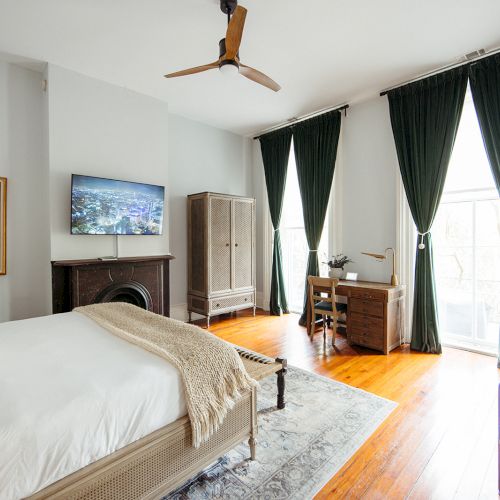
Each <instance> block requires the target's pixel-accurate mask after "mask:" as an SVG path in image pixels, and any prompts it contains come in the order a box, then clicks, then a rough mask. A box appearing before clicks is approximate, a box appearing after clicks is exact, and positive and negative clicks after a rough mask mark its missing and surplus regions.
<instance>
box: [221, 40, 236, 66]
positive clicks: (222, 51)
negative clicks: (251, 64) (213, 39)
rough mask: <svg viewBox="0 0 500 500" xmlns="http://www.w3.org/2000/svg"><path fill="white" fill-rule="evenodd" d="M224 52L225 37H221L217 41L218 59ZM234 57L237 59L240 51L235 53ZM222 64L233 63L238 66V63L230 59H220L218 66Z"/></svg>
mask: <svg viewBox="0 0 500 500" xmlns="http://www.w3.org/2000/svg"><path fill="white" fill-rule="evenodd" d="M225 54H226V39H225V38H223V39H222V40H221V41H220V42H219V59H221V58H222V57H223V56H224V55H225ZM236 57H237V58H238V59H239V58H240V52H239V51H238V53H237V54H236ZM224 64H233V65H234V66H238V67H239V64H238V63H237V62H236V61H232V60H230V59H225V60H223V61H221V62H220V64H219V67H220V66H224Z"/></svg>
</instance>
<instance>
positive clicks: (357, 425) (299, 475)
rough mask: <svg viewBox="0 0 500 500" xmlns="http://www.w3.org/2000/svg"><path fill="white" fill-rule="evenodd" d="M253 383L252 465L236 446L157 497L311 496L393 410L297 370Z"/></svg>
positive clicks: (246, 450)
mask: <svg viewBox="0 0 500 500" xmlns="http://www.w3.org/2000/svg"><path fill="white" fill-rule="evenodd" d="M286 384H287V387H286V408H285V409H284V410H277V409H276V377H275V376H273V377H269V378H267V379H265V380H263V381H261V383H260V389H259V393H258V409H259V417H258V418H259V434H258V436H257V440H258V445H257V460H255V461H251V460H249V448H248V445H247V444H246V443H242V444H241V445H239V446H237V447H236V448H235V449H234V450H232V451H230V452H229V453H227V454H226V455H225V456H224V457H223V458H222V459H220V460H219V461H218V462H216V463H215V464H213V465H212V466H210V467H209V468H207V469H205V470H204V471H203V472H202V473H201V474H199V475H198V476H197V477H196V478H194V479H192V480H191V481H189V482H188V483H186V484H185V485H184V486H182V487H181V488H180V489H178V490H177V491H175V492H173V493H171V494H170V495H168V496H167V497H165V499H168V500H187V499H193V500H201V499H215V498H217V499H226V498H227V499H297V500H299V499H300V500H304V499H308V498H312V497H313V496H314V495H315V494H316V493H318V492H319V491H320V490H321V488H322V487H323V486H324V485H325V484H326V483H327V482H328V481H329V480H330V478H331V477H332V476H334V475H335V473H336V472H337V471H338V470H339V469H340V468H341V467H342V466H343V465H344V464H345V463H346V462H347V460H349V458H350V457H351V456H352V455H353V454H354V453H355V452H356V450H357V449H358V448H359V447H360V446H361V445H362V444H363V443H364V442H365V441H366V440H367V439H368V437H369V436H370V435H371V434H372V433H373V432H374V431H375V429H376V428H377V427H378V426H379V425H380V424H381V423H382V422H383V421H384V419H385V418H386V417H387V416H388V415H389V414H390V413H391V411H392V410H393V409H394V408H395V407H396V403H394V402H392V401H388V400H387V399H383V398H380V397H378V396H375V395H374V394H370V393H368V392H365V391H362V390H360V389H356V388H354V387H351V386H348V385H345V384H342V383H340V382H335V381H334V380H331V379H329V378H325V377H321V376H319V375H316V374H314V373H311V372H307V371H304V370H301V369H299V368H294V367H290V369H289V371H288V374H287V376H286Z"/></svg>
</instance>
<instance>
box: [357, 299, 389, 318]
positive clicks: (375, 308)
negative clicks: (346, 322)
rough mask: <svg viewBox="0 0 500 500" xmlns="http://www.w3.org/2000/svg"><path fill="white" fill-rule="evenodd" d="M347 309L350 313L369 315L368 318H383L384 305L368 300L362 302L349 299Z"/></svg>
mask: <svg viewBox="0 0 500 500" xmlns="http://www.w3.org/2000/svg"><path fill="white" fill-rule="evenodd" d="M349 309H350V310H351V312H352V313H360V314H369V315H370V316H377V317H378V318H383V317H384V303H383V302H375V301H369V300H362V299H358V298H355V297H351V299H350V300H349Z"/></svg>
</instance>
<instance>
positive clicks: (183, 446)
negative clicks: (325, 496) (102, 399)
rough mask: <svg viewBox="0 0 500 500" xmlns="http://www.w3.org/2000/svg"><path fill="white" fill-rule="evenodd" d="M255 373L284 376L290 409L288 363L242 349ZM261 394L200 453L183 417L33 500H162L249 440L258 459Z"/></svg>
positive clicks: (249, 398) (243, 404) (242, 403)
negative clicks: (258, 414)
mask: <svg viewBox="0 0 500 500" xmlns="http://www.w3.org/2000/svg"><path fill="white" fill-rule="evenodd" d="M238 352H239V354H240V356H241V357H242V360H243V363H244V365H245V367H246V369H247V371H248V372H249V374H250V375H251V376H252V377H253V378H255V379H257V380H260V379H262V378H264V377H267V376H268V375H271V374H272V373H277V375H278V388H279V393H278V406H279V407H283V406H284V400H283V391H284V378H283V377H284V374H285V373H286V360H281V359H280V360H277V361H274V360H272V359H270V358H266V357H264V356H261V355H258V354H255V353H251V352H249V351H244V350H242V349H238ZM256 435H257V391H256V389H254V390H252V391H248V392H247V393H245V394H244V395H243V396H242V398H241V399H240V400H238V402H237V403H236V404H235V406H234V407H233V408H232V409H231V410H230V411H229V412H228V414H227V416H226V418H225V419H224V422H223V423H222V425H221V427H220V428H219V430H218V431H217V432H216V433H215V434H213V435H212V437H211V438H210V439H209V440H208V441H207V442H205V443H204V444H202V445H201V446H200V447H199V448H194V447H193V446H192V445H191V426H190V422H189V418H188V417H187V416H186V417H182V418H180V419H178V420H176V421H175V422H172V423H171V424H169V425H167V426H165V427H163V428H161V429H158V430H157V431H155V432H153V433H151V434H148V435H147V436H145V437H143V438H142V439H139V440H138V441H136V442H134V443H131V444H130V445H128V446H125V447H124V448H122V449H120V450H118V451H116V452H114V453H112V454H111V455H108V456H107V457H104V458H102V459H101V460H98V461H97V462H94V463H92V464H90V465H88V466H87V467H84V468H83V469H80V470H78V471H76V472H74V473H73V474H70V475H69V476H66V477H65V478H63V479H61V480H59V481H57V482H55V483H53V484H51V485H50V486H48V487H46V488H44V489H43V490H41V491H39V492H38V493H35V494H34V495H32V496H30V497H29V499H30V500H41V499H49V498H50V499H60V500H62V499H64V500H131V499H159V498H162V496H164V495H166V494H168V493H169V492H171V491H173V490H174V489H175V488H177V487H179V486H181V485H182V484H183V483H184V482H186V481H187V480H188V479H189V478H191V477H193V476H195V475H196V474H197V473H198V472H200V471H201V470H203V469H204V468H205V467H207V466H208V465H210V464H211V463H213V462H214V461H215V460H217V459H218V458H219V457H221V456H222V455H224V454H225V453H227V452H228V451H229V450H231V449H232V448H234V447H235V446H236V445H238V444H239V443H241V442H243V441H244V440H246V439H248V443H249V445H250V457H251V459H252V460H253V459H255V446H256Z"/></svg>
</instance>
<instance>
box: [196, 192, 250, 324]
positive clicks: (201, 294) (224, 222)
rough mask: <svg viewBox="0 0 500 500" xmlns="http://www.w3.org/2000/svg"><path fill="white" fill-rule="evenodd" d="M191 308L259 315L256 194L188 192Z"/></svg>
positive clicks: (206, 312)
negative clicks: (257, 301) (249, 195)
mask: <svg viewBox="0 0 500 500" xmlns="http://www.w3.org/2000/svg"><path fill="white" fill-rule="evenodd" d="M187 300H188V313H189V321H191V314H192V313H198V314H202V315H204V316H206V317H207V326H208V325H210V318H211V317H212V316H216V315H218V314H223V313H227V312H231V311H237V310H239V309H246V308H250V307H252V308H253V312H254V314H255V199H253V198H244V197H241V196H231V195H225V194H218V193H208V192H206V193H198V194H192V195H189V196H188V298H187Z"/></svg>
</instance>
